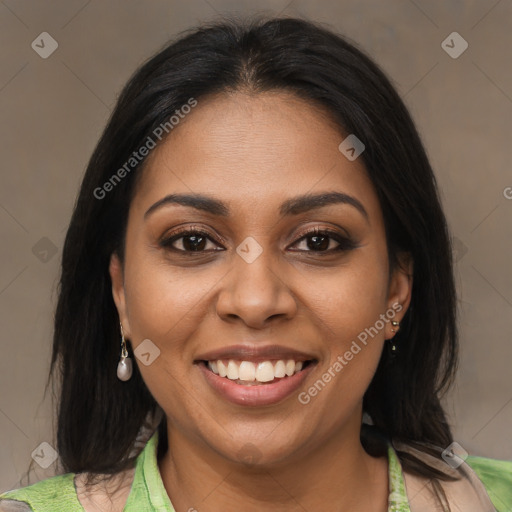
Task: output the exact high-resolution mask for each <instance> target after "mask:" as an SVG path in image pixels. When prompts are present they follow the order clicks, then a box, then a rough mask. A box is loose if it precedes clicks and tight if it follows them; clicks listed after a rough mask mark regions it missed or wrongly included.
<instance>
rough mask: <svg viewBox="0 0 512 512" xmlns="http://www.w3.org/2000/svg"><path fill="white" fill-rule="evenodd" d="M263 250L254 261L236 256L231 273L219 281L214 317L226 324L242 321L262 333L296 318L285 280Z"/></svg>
mask: <svg viewBox="0 0 512 512" xmlns="http://www.w3.org/2000/svg"><path fill="white" fill-rule="evenodd" d="M271 256H272V255H271V254H270V250H268V249H264V250H263V252H262V253H261V254H260V256H258V257H257V258H256V259H255V260H254V261H252V262H250V263H249V262H248V261H246V260H244V258H242V257H240V256H239V255H238V254H235V255H234V257H233V259H234V262H233V266H232V268H231V271H230V272H228V274H227V275H226V276H225V278H224V279H223V280H222V283H223V287H222V289H221V291H220V293H219V295H218V298H217V314H218V315H219V317H220V318H222V319H223V320H225V321H230V322H233V321H243V322H244V323H245V324H246V325H247V326H249V327H252V328H255V329H262V328H265V327H268V326H269V324H270V323H271V322H275V321H276V319H277V318H281V319H290V318H293V316H294V315H295V314H296V311H297V302H296V300H295V297H294V295H293V293H292V291H291V290H290V288H289V286H288V285H287V284H286V276H285V275H284V273H283V272H282V271H281V272H280V271H279V268H278V263H277V262H276V261H275V258H274V261H272V257H271Z"/></svg>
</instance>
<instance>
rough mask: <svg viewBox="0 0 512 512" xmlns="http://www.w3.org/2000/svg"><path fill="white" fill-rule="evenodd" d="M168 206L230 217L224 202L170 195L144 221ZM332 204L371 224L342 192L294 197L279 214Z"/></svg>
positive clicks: (362, 210)
mask: <svg viewBox="0 0 512 512" xmlns="http://www.w3.org/2000/svg"><path fill="white" fill-rule="evenodd" d="M168 204H178V205H182V206H188V207H191V208H195V209H196V210H201V211H205V212H208V213H211V214H213V215H219V216H222V217H228V216H229V212H230V211H229V207H228V206H227V205H226V204H225V203H224V202H222V201H220V200H219V199H214V198H213V197H208V196H205V195H201V194H169V195H167V196H165V197H163V198H162V199H160V200H159V201H157V202H156V203H155V204H153V205H152V206H150V207H149V209H148V210H147V211H146V213H145V214H144V219H147V217H148V216H149V215H150V214H151V213H153V212H154V211H156V210H157V209H159V208H161V207H163V206H165V205H168ZM331 204H348V205H350V206H353V207H354V208H355V209H357V210H358V211H359V213H361V215H363V217H364V218H365V219H366V221H367V222H368V223H369V216H368V212H367V211H366V210H365V208H364V206H363V205H362V204H361V202H360V201H359V200H358V199H356V198H355V197H353V196H350V195H348V194H344V193H342V192H321V193H318V194H304V195H301V196H296V197H292V198H290V199H287V200H286V201H284V202H283V203H282V204H281V206H280V208H279V214H280V216H281V217H284V216H287V215H299V214H300V213H304V212H308V211H310V210H314V209H316V208H322V207H323V206H328V205H331Z"/></svg>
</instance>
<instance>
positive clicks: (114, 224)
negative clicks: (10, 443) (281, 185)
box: [50, 18, 457, 479]
mask: <svg viewBox="0 0 512 512" xmlns="http://www.w3.org/2000/svg"><path fill="white" fill-rule="evenodd" d="M239 90H249V91H251V92H254V93H258V92H264V91H275V90H282V91H287V92H292V93H295V94H296V95H298V96H300V97H301V98H303V99H306V100H307V101H309V102H310V103H311V104H312V105H317V106H318V108H319V109H323V110H325V108H327V110H328V111H329V112H330V114H331V116H332V119H333V120H334V121H335V122H336V123H337V124H338V126H339V127H340V129H341V130H342V131H343V132H345V133H347V134H351V133H354V134H356V135H357V137H358V138H359V139H360V140H362V141H363V143H364V144H365V146H366V149H365V151H364V153H362V155H361V156H360V158H362V160H363V163H364V165H365V168H366V170H367V173H368V176H369V178H370V179H371V181H372V183H373V186H374V187H375V190H376V192H377V195H378V199H379V202H380V206H381V209H382V212H383V216H384V222H385V230H386V239H387V247H388V256H389V261H390V269H391V270H390V271H392V270H393V269H394V268H395V267H396V265H397V264H398V258H397V255H398V253H399V252H400V251H405V252H408V253H410V255H411V256H412V258H413V261H414V270H413V283H414V285H413V289H412V298H411V303H410V307H409V310H408V311H407V314H406V315H405V316H404V318H403V320H402V323H401V328H400V330H399V331H398V333H397V334H396V336H395V338H394V340H395V342H396V344H397V346H398V347H399V352H398V355H397V357H396V361H395V362H391V361H390V360H389V355H388V353H387V351H386V350H384V351H383V352H382V356H381V360H380V363H379V366H378V368H377V371H376V374H375V376H374V378H373V380H372V382H371V384H370V386H369V388H368V390H367V392H366V394H365V396H364V400H363V408H364V411H365V412H367V413H368V414H369V415H370V417H371V418H372V420H373V426H371V427H369V426H363V428H362V432H361V439H362V443H363V445H364V446H365V448H366V449H367V451H368V452H369V453H372V454H377V453H382V450H383V446H384V444H383V442H381V441H379V439H380V440H382V439H384V438H391V439H397V440H399V441H404V442H408V443H411V444H415V445H416V446H418V447H420V449H423V450H425V451H428V450H429V448H426V446H427V445H428V446H430V445H435V446H439V447H441V448H442V447H446V446H448V445H449V444H450V443H451V442H452V440H453V439H452V434H451V432H450V427H449V425H448V423H447V421H446V418H445V414H444V412H443V409H442V406H441V404H440V396H441V394H442V393H443V391H445V390H446V388H447V387H448V385H449V384H450V383H451V382H452V380H453V375H454V371H455V368H456V362H457V328H456V293H455V285H454V278H453V270H452V265H453V263H452V255H451V254H452V253H451V242H450V237H449V232H448V228H447V224H446V220H445V216H444V214H443V211H442V207H441V204H440V199H439V195H438V190H437V185H436V180H435V177H434V173H433V171H432V168H431V166H430V164H429V161H428V158H427V155H426V152H425V149H424V147H423V145H422V142H421V140H420V137H419V135H418V133H417V130H416V128H415V126H414V124H413V121H412V119H411V117H410V115H409V113H408V111H407V108H406V107H405V105H404V103H403V102H402V100H401V99H400V97H399V95H398V94H397V92H396V91H395V89H394V87H393V86H392V85H391V83H390V81H389V79H388V78H387V77H386V75H385V74H384V73H383V72H382V71H381V70H380V68H379V67H378V66H377V65H376V64H375V63H374V62H373V61H372V60H371V59H370V58H368V57H367V56H366V55H365V54H364V53H363V52H362V51H361V50H359V49H358V48H357V47H356V45H355V44H353V43H351V42H349V41H348V40H346V38H343V37H341V36H339V35H337V34H335V33H334V32H333V31H332V30H330V29H328V28H325V27H324V26H322V25H320V24H316V23H312V22H308V21H304V20H300V19H293V18H273V19H261V18H254V19H250V20H246V21H233V20H222V21H220V22H215V23H210V24H205V25H202V26H200V27H198V28H195V29H193V30H191V31H188V32H186V33H185V34H181V36H180V37H179V39H177V40H176V41H174V42H172V43H171V44H169V45H167V46H166V47H165V48H163V49H162V50H161V51H159V52H158V53H157V54H156V55H155V56H154V57H152V58H151V59H149V60H148V61H147V62H146V63H144V64H143V65H142V66H141V67H140V68H139V69H138V70H137V71H136V73H135V74H134V75H133V76H132V77H131V79H130V80H129V82H128V83H127V84H126V86H125V88H124V89H123V91H122V93H121V95H120V97H119V99H118V101H117V104H116V106H115V108H114V111H113V113H112V115H111V118H110V120H109V122H108V124H107V126H106V128H105V130H104V132H103V134H102V136H101V138H100V140H99V142H98V144H97V146H96V148H95V150H94V153H93V154H92V157H91V159H90V162H89V164H88V167H87V170H86V172H85V176H84V178H83V182H82V185H81V188H80V191H79V194H78V198H77V201H76V204H75V208H74V212H73V215H72V218H71V222H70V225H69V228H68V231H67V235H66V239H65V244H64V248H63V254H62V272H61V278H60V283H59V290H58V292H59V295H58V304H57V308H56V314H55V330H54V340H53V353H52V361H51V368H50V376H51V375H53V376H54V377H55V378H57V379H58V382H59V383H60V397H59V407H58V426H57V447H58V452H59V454H60V459H61V463H62V464H63V467H64V470H65V471H72V472H82V471H86V472H90V473H110V474H113V473H116V472H119V471H121V470H123V469H127V468H129V467H132V466H133V462H134V457H129V456H128V455H129V453H130V450H131V449H132V448H133V444H134V440H135V438H136V436H137V433H138V431H139V429H140V428H141V425H142V424H143V423H144V420H145V418H146V416H147V415H148V414H149V413H152V414H154V413H155V412H156V411H157V409H158V407H159V406H158V404H157V403H156V402H155V400H154V399H153V397H152V395H151V394H150V392H149V391H148V389H147V387H146V386H145V384H144V381H143V379H142V377H141V375H140V373H139V371H138V368H137V365H134V369H133V376H132V378H131V380H129V381H127V382H121V381H119V380H118V378H117V376H116V366H117V362H118V360H119V355H120V343H119V341H120V338H119V319H118V314H117V310H116V308H115V304H114V301H113V298H112V291H111V280H110V276H109V272H108V267H109V259H110V256H111V254H112V253H113V252H117V253H118V255H119V256H120V258H121V261H123V257H124V238H125V230H126V225H127V214H128V209H129V206H130V201H131V199H132V197H133V193H134V190H135V184H136V181H137V177H138V176H140V174H141V170H142V169H143V167H144V163H145V159H141V160H140V162H137V163H136V165H133V167H132V168H128V167H126V162H128V161H129V160H130V158H131V157H132V156H133V152H134V151H137V150H138V149H139V148H140V147H141V146H143V145H144V144H145V142H146V141H147V140H148V137H152V138H153V139H154V138H155V137H154V133H155V130H157V129H158V127H159V126H160V125H161V124H162V123H165V122H168V120H169V119H170V117H171V116H172V115H173V114H175V112H176V111H177V110H178V111H179V110H180V109H181V108H182V106H183V105H186V104H187V103H188V104H190V100H191V98H193V99H194V100H195V101H198V102H200V101H201V98H205V97H206V96H207V95H211V94H214V93H219V92H224V91H239ZM191 115H193V114H191ZM162 140H165V139H162ZM157 142H159V141H157ZM123 166H125V167H124V168H125V170H126V171H127V172H125V173H124V174H123V178H122V179H120V180H117V181H115V182H113V181H112V176H113V174H115V173H116V172H117V171H118V169H121V168H123ZM109 180H110V181H109ZM107 182H108V183H110V184H111V185H110V186H109V187H105V184H106V183H107ZM107 188H108V190H109V191H108V193H105V194H104V193H103V192H101V190H103V191H104V190H106V189H107ZM100 192H101V193H100ZM162 425H165V422H162V423H161V424H160V428H161V430H162V432H163V431H164V427H162ZM162 442H164V439H163V436H162ZM422 447H423V448H422ZM399 455H401V461H402V464H403V467H404V469H409V470H411V471H413V472H417V473H418V474H421V475H424V476H427V477H431V478H437V477H439V478H441V479H442V478H448V477H445V476H444V475H443V474H442V473H440V472H439V471H436V470H435V469H434V468H430V467H429V466H427V465H425V464H424V463H422V462H421V461H419V460H418V459H416V458H415V457H411V456H408V455H407V454H405V453H402V454H400V453H399Z"/></svg>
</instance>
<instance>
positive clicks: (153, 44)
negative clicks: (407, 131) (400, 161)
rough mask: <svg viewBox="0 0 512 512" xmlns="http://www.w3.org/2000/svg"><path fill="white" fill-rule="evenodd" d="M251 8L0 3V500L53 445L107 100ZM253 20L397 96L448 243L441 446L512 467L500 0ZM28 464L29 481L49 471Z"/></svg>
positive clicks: (225, 3)
mask: <svg viewBox="0 0 512 512" xmlns="http://www.w3.org/2000/svg"><path fill="white" fill-rule="evenodd" d="M254 5H255V4H254V2H250V1H249V0H244V1H240V2H235V1H234V0H233V1H229V0H188V1H187V2H179V1H176V0H175V1H170V0H167V1H164V0H152V1H147V2H142V1H136V0H128V1H127V0H123V1H121V0H116V1H108V2H105V1H104V2H100V1H99V0H92V1H87V0H59V1H57V0H56V1H46V2H43V1H39V2H34V1H28V0H19V1H17V0H2V1H0V37H1V42H2V45H1V47H0V55H1V66H0V112H1V116H2V123H1V127H0V130H1V131H0V145H1V155H2V159H1V164H0V165H1V183H2V185H1V189H0V230H1V244H0V332H1V349H2V351H1V359H0V390H1V395H0V432H1V434H2V435H1V437H0V491H4V490H8V489H12V488H14V487H17V486H18V485H19V483H20V481H19V479H20V477H22V476H23V473H24V472H25V471H26V470H27V468H28V466H29V463H30V461H31V453H32V452H33V451H34V450H35V449H36V447H38V445H39V444H40V443H41V442H44V441H46V442H48V443H50V444H54V442H53V437H52V419H51V407H50V405H51V402H50V399H49V398H50V397H47V398H46V399H45V400H44V401H43V388H44V384H45V382H46V375H47V371H48V367H49V359H50V346H51V336H52V317H53V310H54V305H55V290H56V284H57V278H58V267H59V259H60V255H61V248H62V244H63V239H64V234H65V230H66V227H67V223H68V222H69V218H70V214H71V210H72V206H73V203H74V200H75V196H76V193H77V190H78V186H79V183H80V180H81V176H82V174H83V171H84V169H85V166H86V164H87V160H88V158H89V156H90V154H91V152H92V150H93V147H94V145H95V143H96V141H97V139H98V138H99V136H100V134H101V131H102V129H103V127H104V125H105V123H106V121H107V118H108V116H109V113H110V111H111V109H112V107H113V104H114V102H115V100H116V97H117V95H118V93H119V91H120V88H121V87H122V86H123V84H124V83H125V81H126V80H127V79H128V77H129V76H130V75H131V73H132V72H133V71H134V70H135V68H136V67H137V66H138V65H139V64H140V63H141V62H142V61H143V60H144V59H146V58H147V57H149V56H150V55H151V54H153V53H154V52H155V51H157V50H158V49H159V48H160V47H161V46H162V45H163V44H164V43H165V42H166V41H167V40H168V39H169V38H171V37H173V36H174V35H175V34H176V33H177V32H178V31H180V30H183V29H186V28H188V27H190V26H192V25H195V24H196V23H198V22H200V21H202V20H206V19H211V18H213V17H215V16H218V14H219V13H228V12H231V13H233V12H234V11H237V12H238V13H240V14H243V13H249V12H255V10H256V9H255V8H254ZM257 10H258V11H260V12H261V11H264V12H266V13H268V14H279V13H281V14H285V15H293V16H300V17H311V18H313V19H316V20H318V21H325V22H328V23H330V24H331V26H332V27H333V28H334V29H336V30H338V31H339V32H341V33H343V34H345V35H346V36H348V37H349V38H351V39H352V40H354V41H356V42H357V43H358V44H359V45H360V46H361V47H362V49H363V50H366V51H367V52H368V53H369V54H370V55H371V56H372V57H373V58H374V59H375V60H376V61H377V62H378V63H379V64H380V65H381V66H382V68H383V69H384V70H385V71H386V72H387V73H388V75H390V77H391V78H392V80H393V82H394V84H395V86H396V87H397V89H398V90H399V92H400V93H401V95H402V97H403V98H404V99H405V101H406V103H407V105H408V107H409V108H410V110H411V113H412V115H413V117H414V119H415V121H416V123H417V125H418V128H419V130H420V133H421V134H422V137H423V140H424V143H425V145H426V147H427V150H428V154H429V156H430V158H431V161H432V164H433V166H434V168H435V170H436V174H437V177H438V180H439V184H440V187H441V191H442V200H443V203H444V207H445V210H446V214H447V216H448V220H449V223H450V226H451V230H452V233H453V235H454V237H455V238H456V248H457V250H456V254H457V258H458V262H457V268H456V275H457V282H458V286H459V297H460V313H461V316H460V330H461V346H462V348H461V350H462V354H461V361H460V372H459V374H458V379H457V385H456V386H455V387H454V388H453V390H452V393H451V394H450V395H449V397H448V399H447V400H446V405H447V410H448V412H449V415H450V421H451V423H452V425H453V427H454V433H455V439H456V440H457V442H459V443H460V444H461V445H462V446H463V447H464V448H465V449H466V451H468V452H469V453H470V454H475V455H486V456H491V457H495V458H502V459H512V442H511V439H510V433H511V426H512V372H511V371H510V370H511V363H510V362H511V359H512V322H511V313H512V308H511V306H512V272H511V270H510V262H511V261H512V244H511V232H512V230H511V218H512V200H511V199H510V198H512V189H510V188H508V189H507V187H512V173H511V168H510V162H511V161H512V143H511V140H510V139H511V127H512V126H511V125H512V123H511V115H512V73H511V69H512V66H511V58H512V1H510V0H501V1H495V0H493V1H487V0H479V1H468V0H466V1H454V0H453V1H444V0H443V1H441V0H438V1H421V0H415V1H412V0H389V1H385V2H384V1H382V0H366V1H361V0H350V1H349V0H346V1H344V0H338V1H323V2H322V1H320V2H318V1H315V2H314V1H312V0H294V1H290V0H286V1H284V0H266V1H263V2H259V3H258V4H257ZM453 31H457V32H459V33H460V34H461V35H462V37H463V38H464V39H465V40H466V41H467V42H468V43H469V47H468V49H467V50H466V51H465V52H464V53H463V54H462V55H461V56H460V57H458V58H457V59H453V58H451V57H450V56H449V55H448V54H447V53H446V52H445V51H444V50H443V48H442V47H441V43H442V41H443V40H445V38H446V37H447V36H448V35H449V34H450V33H452V32H453ZM41 32H48V33H49V34H51V36H52V37H53V38H54V39H55V40H56V41H57V42H58V45H59V46H58V49H57V50H56V51H55V53H53V54H52V55H51V56H50V57H49V58H47V59H42V58H41V57H40V56H39V55H38V54H37V53H36V52H35V51H34V50H33V49H32V48H31V43H32V41H33V40H34V39H36V37H37V36H38V35H39V34H41ZM507 192H508V193H507ZM507 195H508V197H509V199H507V197H506V196H507ZM41 239H44V240H42V241H41ZM34 247H35V248H34ZM53 247H54V248H55V253H53V252H52V248H53ZM44 251H46V253H45V252H44ZM45 260H47V261H45ZM112 371H115V369H114V368H113V369H112ZM35 466H36V470H35V472H34V473H33V474H32V480H34V481H37V480H39V479H42V478H46V477H48V476H51V475H52V474H53V470H54V467H55V464H53V465H52V466H50V467H48V468H47V469H42V468H40V467H39V466H38V465H37V464H36V465H35Z"/></svg>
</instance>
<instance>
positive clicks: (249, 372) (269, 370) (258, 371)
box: [208, 359, 302, 382]
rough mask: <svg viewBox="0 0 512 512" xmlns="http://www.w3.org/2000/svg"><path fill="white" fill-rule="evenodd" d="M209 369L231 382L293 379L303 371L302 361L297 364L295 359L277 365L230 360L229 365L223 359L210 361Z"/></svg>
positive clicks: (265, 362)
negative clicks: (292, 377)
mask: <svg viewBox="0 0 512 512" xmlns="http://www.w3.org/2000/svg"><path fill="white" fill-rule="evenodd" d="M208 368H210V370H211V371H212V372H213V373H216V374H217V375H220V376H221V377H227V378H228V379H230V380H245V381H249V382H251V381H258V382H270V381H272V380H274V378H281V377H284V376H285V375H287V376H288V377H291V376H292V375H293V374H294V373H296V372H299V371H300V370H302V361H297V362H295V361H294V360H293V359H288V360H287V361H283V360H279V361H276V362H275V363H272V362H271V361H261V362H260V363H253V362H251V361H234V360H233V359H230V360H229V361H228V363H227V364H225V362H224V361H222V360H221V359H219V360H217V361H208Z"/></svg>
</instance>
